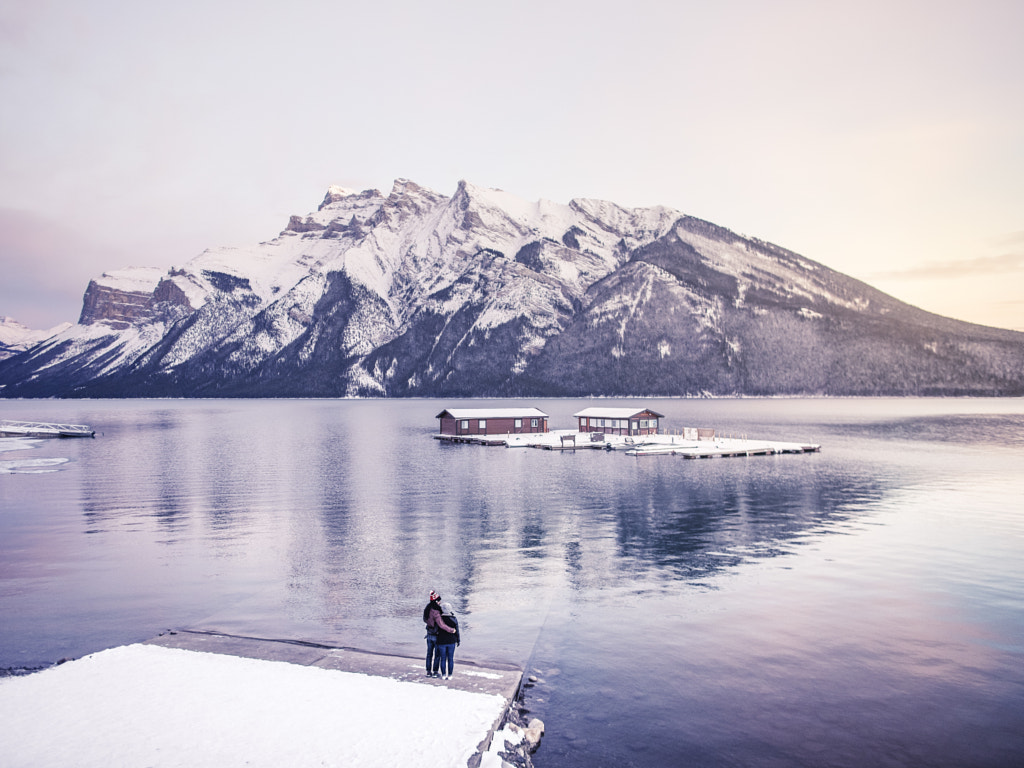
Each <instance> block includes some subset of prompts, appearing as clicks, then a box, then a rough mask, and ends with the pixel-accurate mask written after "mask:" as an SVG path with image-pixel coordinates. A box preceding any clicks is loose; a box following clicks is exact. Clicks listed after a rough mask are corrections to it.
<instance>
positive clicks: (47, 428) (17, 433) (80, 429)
mask: <svg viewBox="0 0 1024 768" xmlns="http://www.w3.org/2000/svg"><path fill="white" fill-rule="evenodd" d="M0 436H3V437H95V436H96V431H95V430H93V429H92V428H90V427H87V426H86V425H85V424H49V423H45V422H41V421H0Z"/></svg>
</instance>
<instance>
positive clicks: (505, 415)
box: [435, 408, 548, 419]
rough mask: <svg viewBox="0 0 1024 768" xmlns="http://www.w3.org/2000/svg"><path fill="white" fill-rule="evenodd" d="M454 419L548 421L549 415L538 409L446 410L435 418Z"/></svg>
mask: <svg viewBox="0 0 1024 768" xmlns="http://www.w3.org/2000/svg"><path fill="white" fill-rule="evenodd" d="M446 415H447V416H449V417H451V418H453V419H538V418H540V419H546V418H547V417H548V415H547V414H546V413H544V411H540V410H538V409H536V408H445V409H444V410H443V411H441V412H440V413H439V414H437V416H436V417H435V418H438V419H440V418H443V417H444V416H446Z"/></svg>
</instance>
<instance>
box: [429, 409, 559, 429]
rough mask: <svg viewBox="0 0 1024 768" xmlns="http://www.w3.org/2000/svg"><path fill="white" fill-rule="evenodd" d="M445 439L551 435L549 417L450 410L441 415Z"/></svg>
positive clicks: (509, 411)
mask: <svg viewBox="0 0 1024 768" xmlns="http://www.w3.org/2000/svg"><path fill="white" fill-rule="evenodd" d="M437 418H438V419H440V420H441V434H442V435H507V434H512V435H519V434H524V433H532V432H547V431H548V415H547V414H546V413H544V412H543V411H540V410H538V409H536V408H446V409H445V410H443V411H441V412H440V413H439V414H437Z"/></svg>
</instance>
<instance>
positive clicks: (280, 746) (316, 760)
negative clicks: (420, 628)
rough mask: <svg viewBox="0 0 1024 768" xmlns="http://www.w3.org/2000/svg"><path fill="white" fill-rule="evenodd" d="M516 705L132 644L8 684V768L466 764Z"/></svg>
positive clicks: (2, 692) (442, 767) (2, 706)
mask: <svg viewBox="0 0 1024 768" xmlns="http://www.w3.org/2000/svg"><path fill="white" fill-rule="evenodd" d="M503 709H504V699H503V698H502V697H501V696H496V695H493V694H482V693H471V692H467V691H460V690H456V689H452V688H444V687H437V686H430V685H420V684H418V683H407V682H399V681H396V680H391V679H389V678H383V677H371V676H369V675H362V674H355V673H351V672H340V671H337V670H328V669H319V668H316V667H305V666H299V665H294V664H287V663H284V662H276V661H259V660H255V659H246V658H239V657H236V656H224V655H219V654H212V653H199V652H195V651H184V650H179V649H173V648H162V647H159V646H151V645H141V644H137V645H128V646H122V647H120V648H113V649H111V650H107V651H102V652H100V653H95V654H92V655H91V656H86V657H85V658H82V659H79V660H77V661H72V662H67V663H65V664H62V665H60V666H57V667H51V668H50V669H47V670H44V671H42V672H38V673H36V674H33V675H28V676H25V677H9V678H2V679H0V722H2V723H3V724H4V734H5V735H4V738H3V739H0V765H3V766H5V768H65V767H66V766H77V767H78V768H90V767H91V766H97V767H99V766H102V768H111V767H112V766H153V767H154V768H156V767H162V766H188V767H189V768H203V767H204V766H210V768H213V767H214V766H216V767H217V768H220V767H221V766H240V765H246V766H268V767H269V766H273V768H280V766H289V768H302V767H303V766H360V768H408V766H437V767H438V768H449V767H450V768H464V766H465V765H466V762H467V760H468V759H469V757H470V756H471V755H473V754H474V753H475V751H476V747H477V745H478V744H479V743H480V741H481V740H482V738H483V737H484V735H485V734H486V733H487V731H488V729H489V728H490V727H491V725H492V724H493V723H494V721H495V720H496V719H497V718H498V716H499V715H500V714H501V712H502V711H503ZM494 741H495V743H496V744H497V745H502V744H503V740H501V738H499V737H496V738H495V740H494ZM488 764H494V763H488ZM497 765H500V763H497Z"/></svg>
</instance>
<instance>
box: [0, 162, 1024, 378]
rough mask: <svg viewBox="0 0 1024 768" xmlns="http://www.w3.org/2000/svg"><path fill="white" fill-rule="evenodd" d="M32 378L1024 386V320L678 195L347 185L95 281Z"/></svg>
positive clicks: (8, 370) (14, 362) (3, 374)
mask: <svg viewBox="0 0 1024 768" xmlns="http://www.w3.org/2000/svg"><path fill="white" fill-rule="evenodd" d="M0 387H2V389H0V394H2V395H3V396H6V397H14V396H29V397H31V396H342V395H345V396H510V395H528V396H537V395H566V396H574V395H591V394H593V395H602V394H604V395H655V394H657V395H686V394H723V395H724V394H740V393H743V394H757V395H766V394H963V393H975V394H981V393H984V394H1021V393H1024V334H1021V333H1016V332H1013V331H1003V330H999V329H993V328H985V327H982V326H976V325H971V324H968V323H962V322H959V321H954V320H950V319H947V318H942V317H939V316H937V315H932V314H930V313H927V312H924V311H922V310H918V309H915V308H913V307H910V306H909V305H906V304H903V303H901V302H899V301H897V300H895V299H893V298H892V297H890V296H887V295H885V294H883V293H881V292H879V291H877V290H875V289H873V288H871V287H870V286H868V285H866V284H864V283H861V282H859V281H856V280H853V279H852V278H849V277H846V276H844V275H842V274H840V273H837V272H835V271H833V270H830V269H828V268H827V267H825V266H823V265H821V264H818V263H816V262H813V261H811V260H809V259H806V258H803V257H802V256H799V255H797V254H795V253H792V252H790V251H787V250H785V249H783V248H779V247H777V246H774V245H771V244H768V243H765V242H762V241H759V240H756V239H752V238H747V237H741V236H739V235H737V234H734V233H733V232H730V231H729V230H726V229H723V228H721V227H718V226H716V225H714V224H710V223H708V222H705V221H701V220H699V219H695V218H692V217H689V216H686V215H684V214H681V213H679V212H678V211H673V210H670V209H668V208H663V207H653V208H624V207H621V206H618V205H615V204H613V203H610V202H605V201H598V200H572V201H570V202H569V203H568V204H564V205H563V204H557V203H552V202H548V201H544V200H542V201H539V202H526V201H523V200H521V199H519V198H516V197H514V196H512V195H509V194H507V193H505V192H502V191H500V190H493V189H483V188H480V187H476V186H474V185H472V184H469V183H467V182H461V183H460V184H459V187H458V189H457V190H456V192H455V194H454V195H452V196H450V197H449V196H445V195H442V194H439V193H437V192H434V191H431V190H429V189H426V188H424V187H421V186H419V185H417V184H415V183H413V182H411V181H407V180H398V181H396V182H395V184H394V186H393V188H392V189H391V192H390V193H389V194H388V195H386V196H385V195H383V194H381V193H380V192H379V191H377V190H366V191H363V192H355V191H352V190H348V189H342V188H340V187H331V188H330V189H329V190H328V192H327V195H326V197H325V198H324V200H323V202H322V203H321V205H320V206H319V208H318V209H317V210H316V211H314V212H311V213H309V214H308V215H306V216H293V217H291V220H290V221H289V223H288V225H287V227H286V228H285V229H284V231H283V232H281V233H280V234H279V235H278V236H277V237H276V238H274V239H273V240H270V241H268V242H264V243H260V244H258V245H254V246H251V247H248V248H232V249H228V248H219V249H212V250H209V251H206V252H204V253H202V254H200V255H199V256H197V257H196V258H194V259H192V260H191V261H189V262H187V263H185V264H183V265H181V266H176V267H172V268H170V269H168V270H166V271H162V270H156V269H125V270H120V271H115V272H109V273H106V274H104V275H103V276H102V277H100V278H98V279H95V280H93V281H92V282H90V284H89V286H88V289H87V290H86V293H85V298H84V301H83V308H82V314H81V317H80V319H79V322H78V324H77V325H75V326H72V327H70V328H68V329H66V330H64V331H63V332H61V333H59V334H58V335H56V336H55V337H53V338H50V339H47V340H45V341H40V342H39V343H37V344H35V345H34V346H32V347H31V348H29V349H27V350H26V351H25V352H23V353H21V354H19V355H17V356H15V357H12V358H10V359H8V360H6V361H3V362H2V363H0Z"/></svg>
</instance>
